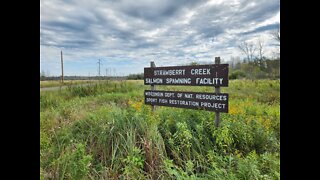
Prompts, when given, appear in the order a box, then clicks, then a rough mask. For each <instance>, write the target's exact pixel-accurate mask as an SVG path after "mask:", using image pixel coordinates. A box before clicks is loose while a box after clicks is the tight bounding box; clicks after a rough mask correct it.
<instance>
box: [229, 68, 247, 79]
mask: <svg viewBox="0 0 320 180" xmlns="http://www.w3.org/2000/svg"><path fill="white" fill-rule="evenodd" d="M243 77H246V74H245V73H244V72H243V71H240V70H235V71H233V72H232V73H231V74H230V75H229V79H239V78H243Z"/></svg>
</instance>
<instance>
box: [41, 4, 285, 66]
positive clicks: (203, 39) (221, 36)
mask: <svg viewBox="0 0 320 180" xmlns="http://www.w3.org/2000/svg"><path fill="white" fill-rule="evenodd" d="M219 2H220V1H208V0H199V1H197V0H175V1H172V0H155V1H149V0H135V1H132V0H114V1H112V0H109V1H102V0H101V1H100V0H91V1H86V0H77V1H76V0H67V1H62V0H46V1H41V17H40V47H41V48H42V51H41V61H42V63H43V64H45V63H47V62H51V61H54V58H52V57H55V58H56V56H53V54H56V53H57V52H58V51H59V49H63V50H64V51H66V56H68V58H66V59H67V60H69V61H70V62H71V61H77V60H79V59H82V60H85V59H86V60H87V61H91V60H92V59H95V58H97V57H99V56H100V57H105V58H109V59H110V60H109V61H108V63H114V64H115V65H116V64H117V62H119V61H120V60H119V59H122V60H123V59H127V60H130V61H131V63H132V64H135V65H141V66H144V65H145V64H144V63H146V62H148V61H149V60H150V59H157V60H158V61H159V63H158V64H162V63H163V64H166V63H171V64H174V63H186V62H188V61H194V60H199V61H208V60H209V59H210V58H212V57H213V56H217V55H219V56H225V57H230V56H231V55H232V56H237V55H238V56H241V54H240V52H239V51H238V50H237V49H236V47H237V44H238V43H239V42H240V41H243V40H252V39H255V38H257V37H258V36H259V37H260V36H263V37H265V38H267V39H266V41H269V42H268V43H266V44H272V43H271V41H272V38H271V37H270V38H269V36H268V34H270V31H272V30H275V29H277V28H278V25H279V24H278V23H279V20H278V19H277V18H276V15H277V13H279V10H280V8H279V7H280V4H279V1H278V0H255V1H252V0H226V1H222V2H221V3H219ZM270 51H271V50H270ZM133 69H137V68H133Z"/></svg>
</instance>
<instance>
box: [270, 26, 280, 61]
mask: <svg viewBox="0 0 320 180" xmlns="http://www.w3.org/2000/svg"><path fill="white" fill-rule="evenodd" d="M271 36H272V37H273V39H274V40H275V41H277V44H276V46H279V47H278V48H277V50H276V52H273V53H274V55H275V56H276V57H275V58H274V59H280V28H278V29H277V30H275V31H273V32H272V33H271Z"/></svg>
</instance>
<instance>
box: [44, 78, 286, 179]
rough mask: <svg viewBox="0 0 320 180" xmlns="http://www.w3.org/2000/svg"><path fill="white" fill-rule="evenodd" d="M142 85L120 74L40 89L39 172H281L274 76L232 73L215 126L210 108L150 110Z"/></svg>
mask: <svg viewBox="0 0 320 180" xmlns="http://www.w3.org/2000/svg"><path fill="white" fill-rule="evenodd" d="M147 88H149V87H148V86H144V85H143V83H141V82H126V81H123V82H108V83H100V84H97V85H93V86H79V87H69V88H67V89H65V90H61V91H56V92H41V94H40V107H41V109H40V176H41V178H43V179H280V177H279V176H280V169H279V168H280V167H279V165H280V157H279V152H280V131H279V130H280V129H279V128H280V117H279V114H280V113H279V99H280V96H279V81H274V80H273V81H271V80H259V81H251V80H234V81H230V86H229V87H228V88H225V92H228V93H229V94H230V105H229V106H230V109H229V113H228V114H222V115H221V119H222V121H221V126H220V127H219V128H216V127H215V126H214V114H213V113H212V112H208V111H197V110H190V109H179V108H170V107H158V108H157V110H156V112H155V113H152V111H151V108H150V106H147V105H144V100H143V91H144V89H147ZM168 88H170V87H168ZM162 89H165V88H163V87H162ZM171 90H172V89H171ZM191 90H194V91H198V89H197V87H195V88H192V89H191ZM201 90H202V91H211V92H212V88H203V89H201ZM188 91H190V90H188Z"/></svg>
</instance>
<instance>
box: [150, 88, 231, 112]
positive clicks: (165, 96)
mask: <svg viewBox="0 0 320 180" xmlns="http://www.w3.org/2000/svg"><path fill="white" fill-rule="evenodd" d="M144 95H145V104H149V105H157V106H169V107H178V108H189V109H198V110H207V111H215V112H225V113H228V102H229V95H228V94H226V93H200V92H176V91H154V90H145V91H144Z"/></svg>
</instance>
